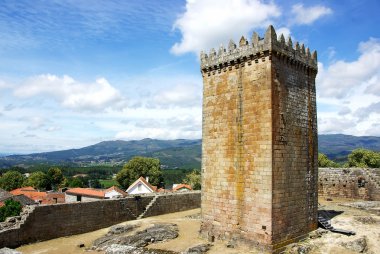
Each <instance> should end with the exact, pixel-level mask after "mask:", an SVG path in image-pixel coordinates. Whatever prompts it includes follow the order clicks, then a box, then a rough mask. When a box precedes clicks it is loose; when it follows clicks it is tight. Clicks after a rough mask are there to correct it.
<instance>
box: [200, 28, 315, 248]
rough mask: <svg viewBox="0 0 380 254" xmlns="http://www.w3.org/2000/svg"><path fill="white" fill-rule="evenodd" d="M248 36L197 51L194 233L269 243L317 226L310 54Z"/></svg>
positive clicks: (269, 33) (267, 38)
mask: <svg viewBox="0 0 380 254" xmlns="http://www.w3.org/2000/svg"><path fill="white" fill-rule="evenodd" d="M255 36H256V37H257V35H255V34H254V36H253V44H252V45H249V44H248V42H247V41H246V40H245V39H244V38H242V39H241V40H240V43H239V45H240V47H239V48H236V46H234V44H233V43H232V42H231V43H230V45H229V51H228V52H226V51H225V50H224V49H223V48H221V49H220V50H219V54H218V55H216V53H214V51H213V50H212V51H211V53H210V56H207V55H205V54H202V55H201V60H202V63H201V69H202V76H203V84H204V90H203V143H202V177H203V178H202V217H203V221H202V226H201V232H202V234H203V235H204V236H206V237H210V236H212V237H216V238H220V239H236V238H238V239H241V240H247V241H248V242H250V243H258V244H261V245H265V246H268V247H270V248H277V247H279V245H281V244H283V243H285V242H287V241H292V240H294V238H297V237H299V236H301V235H304V234H306V233H308V232H309V231H311V230H313V229H315V228H316V227H317V221H316V218H317V217H316V216H317V160H316V159H315V158H317V123H316V101H315V76H316V73H317V70H316V54H315V53H314V54H313V58H312V57H311V56H310V53H309V51H308V50H307V53H306V52H305V51H303V52H302V48H303V50H304V47H301V48H299V46H297V47H298V48H297V47H296V49H293V48H292V47H291V46H286V45H285V44H284V45H283V44H282V41H281V40H280V41H277V39H276V34H275V32H274V29H273V28H272V27H270V28H269V29H268V31H267V33H266V35H265V38H264V39H263V40H258V39H255ZM255 40H256V42H255ZM289 45H291V42H290V44H289ZM297 45H298V44H297ZM213 63H214V64H213Z"/></svg>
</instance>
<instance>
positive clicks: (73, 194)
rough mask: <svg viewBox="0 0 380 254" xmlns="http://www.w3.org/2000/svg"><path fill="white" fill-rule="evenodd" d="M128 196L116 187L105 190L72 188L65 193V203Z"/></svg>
mask: <svg viewBox="0 0 380 254" xmlns="http://www.w3.org/2000/svg"><path fill="white" fill-rule="evenodd" d="M127 195H128V194H127V193H126V192H124V191H122V190H121V189H119V188H118V187H116V186H112V187H111V188H108V189H106V190H100V189H91V188H72V189H69V190H67V191H66V192H65V199H66V203H71V202H84V201H96V200H100V199H112V198H122V197H125V196H127Z"/></svg>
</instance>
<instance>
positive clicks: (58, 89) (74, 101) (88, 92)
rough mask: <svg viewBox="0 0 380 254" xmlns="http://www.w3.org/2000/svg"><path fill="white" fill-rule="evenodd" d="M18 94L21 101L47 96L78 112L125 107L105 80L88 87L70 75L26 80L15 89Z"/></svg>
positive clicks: (116, 91) (99, 80)
mask: <svg viewBox="0 0 380 254" xmlns="http://www.w3.org/2000/svg"><path fill="white" fill-rule="evenodd" d="M14 94H15V95H16V96H17V97H20V98H30V97H34V96H46V97H47V98H53V99H55V100H56V101H58V102H59V103H61V105H62V106H64V107H66V108H70V109H73V110H78V111H103V110H105V109H106V108H112V109H120V108H121V107H122V106H124V101H123V98H122V96H121V95H120V93H119V91H118V90H117V89H116V88H114V87H113V86H111V85H110V84H109V83H108V81H107V80H106V79H104V78H99V79H97V80H96V81H95V82H94V83H91V84H85V83H80V82H78V81H76V80H74V79H73V78H71V77H69V76H63V77H58V76H55V75H51V74H46V75H39V76H35V77H32V78H29V79H28V80H27V81H25V82H24V84H23V85H22V86H20V87H18V88H16V89H15V91H14Z"/></svg>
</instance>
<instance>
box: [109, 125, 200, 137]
mask: <svg viewBox="0 0 380 254" xmlns="http://www.w3.org/2000/svg"><path fill="white" fill-rule="evenodd" d="M115 138H116V139H126V140H132V139H136V140H138V139H143V138H154V139H165V140H168V139H169V140H170V139H179V138H184V139H195V138H201V130H197V131H193V130H189V131H183V130H178V129H163V128H156V127H151V128H144V129H139V128H132V129H130V130H127V131H121V132H119V133H117V134H116V136H115Z"/></svg>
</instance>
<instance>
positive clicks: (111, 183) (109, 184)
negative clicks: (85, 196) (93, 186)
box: [99, 179, 120, 189]
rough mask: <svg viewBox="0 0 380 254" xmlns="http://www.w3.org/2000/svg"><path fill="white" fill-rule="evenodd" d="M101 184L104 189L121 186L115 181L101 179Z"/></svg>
mask: <svg viewBox="0 0 380 254" xmlns="http://www.w3.org/2000/svg"><path fill="white" fill-rule="evenodd" d="M99 182H100V184H101V185H102V186H103V188H106V189H107V188H109V187H112V186H114V185H115V186H118V187H120V186H119V183H118V182H117V181H116V180H115V179H99Z"/></svg>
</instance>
